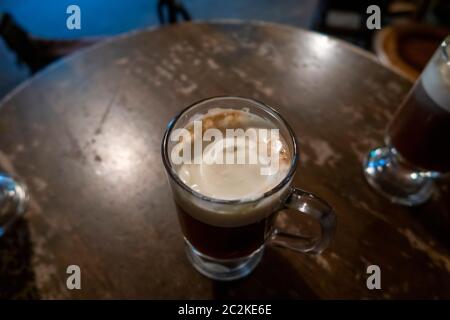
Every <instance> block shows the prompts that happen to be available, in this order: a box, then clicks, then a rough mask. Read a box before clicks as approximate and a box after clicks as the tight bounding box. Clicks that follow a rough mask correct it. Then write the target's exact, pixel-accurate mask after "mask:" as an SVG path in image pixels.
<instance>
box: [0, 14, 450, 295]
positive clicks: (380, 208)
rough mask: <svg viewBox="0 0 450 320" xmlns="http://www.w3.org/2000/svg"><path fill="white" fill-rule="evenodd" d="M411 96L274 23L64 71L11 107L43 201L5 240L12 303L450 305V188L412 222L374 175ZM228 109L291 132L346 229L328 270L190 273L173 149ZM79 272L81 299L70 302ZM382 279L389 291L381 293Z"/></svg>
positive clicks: (309, 180) (20, 172)
mask: <svg viewBox="0 0 450 320" xmlns="http://www.w3.org/2000/svg"><path fill="white" fill-rule="evenodd" d="M410 86H411V84H410V83H409V82H407V81H406V80H404V79H403V78H401V77H400V76H398V75H396V74H394V73H392V72H391V71H389V70H388V69H386V68H384V67H383V66H381V65H380V64H378V63H377V62H376V61H375V60H374V59H373V57H372V56H371V55H370V54H367V53H365V52H363V51H361V50H359V49H356V48H354V47H352V46H349V45H347V44H345V43H343V42H340V41H337V40H334V39H330V38H328V37H326V36H322V35H319V34H316V33H311V32H307V31H303V30H299V29H294V28H290V27H286V26H280V25H273V24H260V23H255V24H243V23H236V22H233V23H214V24H203V23H200V24H183V25H178V26H171V27H167V28H162V29H157V30H149V31H141V32H137V33H132V34H127V35H125V36H121V37H119V38H116V39H113V40H111V41H107V42H105V43H102V44H100V45H98V46H95V47H93V48H90V49H87V50H85V51H82V52H80V53H79V54H75V55H74V56H72V57H69V58H68V59H65V60H62V61H60V62H58V63H56V64H54V65H52V66H51V67H49V68H48V69H46V70H45V71H44V72H42V73H40V74H38V75H37V76H36V77H34V78H32V79H31V80H29V81H27V82H25V83H24V84H23V85H21V86H20V87H19V88H18V89H16V90H15V91H14V92H12V93H11V94H10V95H9V96H7V97H6V98H5V99H4V100H3V101H2V103H1V111H0V134H1V139H0V150H1V152H0V166H1V168H2V170H4V171H7V172H10V173H12V174H15V175H17V176H19V177H21V178H22V179H24V180H25V181H26V183H27V184H28V186H29V188H30V191H31V197H32V200H31V204H30V210H29V212H28V213H27V215H26V217H25V219H23V220H22V221H20V223H18V224H17V225H16V227H15V228H14V229H13V230H11V232H10V233H8V234H7V235H6V236H5V237H3V238H2V239H0V296H1V297H6V298H9V297H16V298H25V297H33V298H206V299H209V298H268V297H269V298H270V297H271V298H300V299H303V298H313V299H315V298H437V297H439V298H450V281H449V280H450V277H449V275H450V256H449V251H448V249H449V234H450V233H449V226H450V215H449V212H450V202H449V201H450V196H449V192H448V184H445V183H442V185H441V188H440V189H439V192H437V193H436V195H435V196H434V198H433V200H432V201H431V202H429V203H428V204H427V205H424V206H422V207H418V208H415V209H407V208H404V207H400V206H397V205H393V204H391V203H389V202H388V201H386V200H385V199H384V198H382V197H380V196H379V195H377V194H376V193H375V192H374V191H373V190H372V189H370V188H369V187H368V185H367V184H366V182H365V180H364V178H363V175H362V169H361V161H362V159H363V157H364V155H365V154H366V152H367V151H368V150H369V149H371V148H373V147H376V146H379V145H381V144H382V140H383V132H384V128H385V127H386V124H387V122H388V121H389V119H390V118H391V116H392V114H393V112H394V110H395V108H396V107H397V106H398V104H399V103H400V101H401V99H402V97H403V96H404V95H405V93H406V92H407V90H408V89H409V88H410ZM215 95H240V96H247V97H251V98H256V99H259V100H262V101H264V102H266V103H267V104H269V105H272V106H274V107H276V108H277V109H278V110H279V111H280V112H281V113H282V114H283V115H284V116H285V117H286V118H287V119H288V121H289V122H290V123H291V125H292V126H293V128H294V130H295V131H296V133H297V135H298V137H299V140H300V148H301V154H302V159H301V165H300V167H299V170H298V172H297V175H296V177H295V183H296V185H297V186H299V187H302V188H305V189H307V190H309V191H312V192H315V193H317V194H319V195H321V196H322V197H323V198H325V199H327V200H328V201H329V202H330V203H331V204H332V205H333V206H334V208H335V209H336V212H337V215H338V228H337V233H336V236H335V239H334V241H333V243H332V245H331V246H330V248H329V249H328V250H327V251H325V252H324V253H323V254H322V255H320V256H315V257H314V256H307V255H299V254H295V253H293V252H291V251H288V250H283V249H278V248H268V250H267V252H266V255H265V257H264V258H263V261H262V263H261V265H260V266H259V267H258V268H257V269H256V270H255V272H254V273H253V274H251V275H250V276H249V277H248V278H246V279H243V280H240V281H236V282H231V283H218V282H214V281H211V280H209V279H207V278H204V277H203V276H202V275H200V274H199V273H197V272H196V271H195V270H194V269H193V268H192V267H191V266H190V265H189V263H188V261H187V259H186V257H185V254H184V248H183V241H182V235H181V232H180V228H179V225H178V222H177V217H176V214H175V208H174V204H173V202H172V198H171V192H170V190H169V187H168V184H167V182H166V177H165V173H164V169H163V165H162V161H161V156H160V143H161V138H162V135H163V132H164V130H165V126H166V124H167V123H168V121H169V120H170V119H171V117H173V116H174V115H175V114H176V113H178V112H179V111H180V110H181V109H183V108H184V107H186V106H187V105H189V104H191V103H193V102H194V101H196V100H199V99H202V98H205V97H210V96H215ZM285 219H286V216H282V217H281V220H282V221H281V222H280V223H285V222H286V221H285ZM72 264H75V265H78V266H80V268H81V275H82V289H81V290H73V291H70V290H68V289H67V288H66V279H67V276H68V275H67V274H66V268H67V267H68V266H69V265H72ZM372 264H376V265H378V266H379V267H380V268H381V283H382V289H381V290H368V289H367V287H366V279H367V277H368V275H367V273H366V268H367V266H369V265H372Z"/></svg>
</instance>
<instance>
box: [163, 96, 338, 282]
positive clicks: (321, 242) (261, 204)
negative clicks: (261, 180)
mask: <svg viewBox="0 0 450 320" xmlns="http://www.w3.org/2000/svg"><path fill="white" fill-rule="evenodd" d="M218 107H220V108H225V109H227V108H235V109H239V110H244V109H245V110H247V111H248V112H250V113H252V114H255V115H258V116H261V117H263V118H264V119H266V120H267V121H270V123H272V125H273V127H274V128H278V129H279V130H280V135H281V136H282V137H284V139H285V141H286V142H287V144H288V146H287V147H288V149H289V154H291V155H292V160H291V162H290V164H289V172H288V173H287V176H286V177H285V178H284V179H283V180H282V181H281V182H280V183H279V184H278V185H277V186H276V187H274V188H273V189H270V190H268V191H266V192H265V193H264V194H262V195H260V196H259V197H257V198H251V199H250V198H245V199H244V198H242V199H236V200H220V199H216V198H211V197H208V196H206V195H204V194H201V193H199V192H197V191H195V190H194V189H192V188H190V187H189V186H188V185H186V184H185V183H184V182H183V181H182V180H181V179H180V177H179V174H178V171H177V168H176V167H177V165H176V164H174V163H173V161H172V160H171V157H170V154H171V151H172V149H173V148H174V147H175V145H176V144H177V141H176V142H175V141H172V140H171V139H170V136H171V134H172V132H173V131H174V130H176V129H178V128H184V127H185V126H186V124H187V123H189V122H190V121H191V119H192V118H193V117H195V115H199V114H204V113H205V112H207V111H208V110H211V109H214V108H218ZM162 158H163V163H164V166H165V169H166V172H167V176H168V180H169V184H170V187H171V189H172V193H173V198H174V201H175V206H176V209H177V213H178V218H179V222H180V225H181V229H182V232H183V236H184V240H185V248H186V254H187V257H188V259H189V261H190V262H191V264H192V265H193V266H194V267H195V268H196V269H197V271H199V272H200V273H202V274H203V275H205V276H207V277H209V278H212V279H215V280H235V279H239V278H242V277H245V276H247V275H248V274H249V273H250V272H252V270H253V269H254V268H255V267H256V266H257V265H258V263H259V262H260V260H261V258H262V255H263V252H264V248H265V246H266V245H267V244H273V245H275V246H279V247H284V248H288V249H291V250H294V251H296V252H300V253H309V254H318V253H321V252H322V251H323V250H324V249H325V248H327V247H328V245H329V244H330V241H331V240H332V238H333V236H334V231H335V228H336V215H335V213H334V210H333V208H332V207H331V206H330V205H329V204H328V203H327V202H326V201H324V200H322V199H320V198H319V197H317V196H316V195H314V194H312V193H309V192H306V191H303V190H300V189H298V188H296V187H294V186H293V185H292V184H293V183H292V182H293V177H294V173H295V170H296V167H297V162H298V159H299V153H298V148H297V140H296V137H295V134H294V132H293V130H292V129H291V128H290V127H289V125H288V124H287V122H286V121H285V120H284V119H283V118H282V117H281V115H280V114H279V113H278V112H276V111H275V110H274V109H272V108H271V107H269V106H267V105H265V104H263V103H260V102H258V101H255V100H251V99H247V98H242V97H213V98H209V99H205V100H202V101H199V102H197V103H195V104H193V105H192V106H190V107H188V108H187V109H185V110H183V111H182V112H181V113H180V114H179V115H178V116H176V117H175V118H174V119H173V120H172V121H171V122H170V123H169V125H168V127H167V130H166V133H165V135H164V139H163V142H162ZM287 208H289V209H292V211H293V212H297V213H298V214H300V215H302V216H308V217H311V218H313V219H314V220H316V222H317V223H318V225H319V226H320V235H315V236H306V235H303V234H299V233H295V232H291V231H290V230H285V229H281V228H276V226H275V220H276V217H277V214H278V212H279V211H281V210H283V209H287ZM205 213H208V215H210V216H213V217H215V221H212V220H209V221H208V220H206V219H205ZM236 214H238V215H241V216H242V217H241V219H240V221H239V224H238V225H237V224H236V223H235V222H233V221H230V220H229V219H228V217H229V216H230V215H232V216H235V215H236ZM261 217H262V218H261Z"/></svg>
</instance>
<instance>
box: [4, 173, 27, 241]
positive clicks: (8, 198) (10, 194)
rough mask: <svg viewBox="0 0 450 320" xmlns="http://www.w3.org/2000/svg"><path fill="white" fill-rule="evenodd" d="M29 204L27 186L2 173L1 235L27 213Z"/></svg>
mask: <svg viewBox="0 0 450 320" xmlns="http://www.w3.org/2000/svg"><path fill="white" fill-rule="evenodd" d="M27 204H28V192H27V188H26V186H25V185H24V184H23V183H21V182H18V181H15V180H14V179H13V178H12V177H10V176H9V175H7V174H6V173H0V237H1V236H2V235H3V234H4V233H5V231H6V230H7V229H8V228H9V227H10V226H11V225H12V224H13V223H14V222H15V221H16V220H17V219H18V218H19V217H20V216H22V215H23V214H24V213H25V211H26V209H27Z"/></svg>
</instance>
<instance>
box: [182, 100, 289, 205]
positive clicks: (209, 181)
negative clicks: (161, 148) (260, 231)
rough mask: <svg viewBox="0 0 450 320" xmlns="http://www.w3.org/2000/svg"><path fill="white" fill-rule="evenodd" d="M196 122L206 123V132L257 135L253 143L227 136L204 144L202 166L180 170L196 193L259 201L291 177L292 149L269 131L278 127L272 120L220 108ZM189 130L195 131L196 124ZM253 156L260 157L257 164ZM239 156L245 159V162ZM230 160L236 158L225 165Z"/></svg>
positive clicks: (243, 137)
mask: <svg viewBox="0 0 450 320" xmlns="http://www.w3.org/2000/svg"><path fill="white" fill-rule="evenodd" d="M194 120H197V121H199V120H200V121H202V123H203V128H202V129H203V130H206V129H211V128H215V129H218V130H219V131H220V132H222V133H225V132H226V130H227V129H233V130H234V129H242V131H245V132H255V133H256V134H255V136H253V137H254V138H255V139H253V140H252V139H249V136H245V135H236V136H231V137H228V136H227V135H226V134H225V135H223V137H219V138H216V139H214V140H213V141H210V142H209V141H207V142H206V143H203V153H202V154H201V156H202V157H203V158H202V160H201V161H199V162H200V163H199V164H182V165H181V166H180V167H179V168H178V175H179V177H180V178H181V180H182V181H183V182H184V183H185V184H186V185H188V186H189V187H190V188H192V189H193V190H195V191H197V192H199V193H201V194H203V195H206V196H208V197H211V198H216V199H221V200H236V199H255V198H259V197H261V196H262V195H263V194H264V193H265V192H266V191H269V190H271V189H272V188H274V187H275V186H276V185H278V184H279V183H280V182H281V180H283V178H284V177H285V176H286V175H287V172H288V171H289V164H290V156H289V152H288V148H287V146H286V142H285V141H284V140H283V138H282V137H281V136H278V137H271V135H270V134H269V132H270V131H269V130H270V129H275V128H273V125H272V124H271V123H270V122H269V121H267V120H265V119H263V118H262V117H260V116H257V115H255V114H251V113H250V112H248V111H246V110H234V109H219V108H217V109H210V110H209V111H208V113H206V114H204V115H200V116H198V115H197V116H195V117H194V118H193V121H194ZM186 128H187V129H188V130H190V131H191V132H192V122H190V123H189V124H188V125H187V127H186ZM249 129H250V130H249ZM261 129H265V130H266V131H261ZM203 132H204V131H203ZM258 133H260V134H258ZM191 143H193V142H192V141H191ZM261 150H267V151H266V152H260V151H261ZM251 154H253V155H256V158H254V161H253V162H251V161H250V155H251ZM238 155H241V156H243V158H241V163H239V161H238V160H237V159H238ZM226 159H233V163H225V161H226ZM194 162H195V161H194ZM242 162H243V163H242ZM275 162H276V163H275Z"/></svg>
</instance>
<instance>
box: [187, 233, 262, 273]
mask: <svg viewBox="0 0 450 320" xmlns="http://www.w3.org/2000/svg"><path fill="white" fill-rule="evenodd" d="M184 240H185V244H186V246H185V249H186V254H187V257H188V259H189V261H190V262H191V263H192V265H193V266H194V268H195V269H196V270H197V271H198V272H200V273H201V274H203V275H204V276H206V277H208V278H210V279H214V280H220V281H231V280H236V279H240V278H243V277H245V276H247V275H249V274H250V273H251V272H252V271H253V270H254V269H255V268H256V266H257V265H258V263H259V262H260V261H261V258H262V256H263V253H264V245H262V246H261V247H260V248H259V249H258V250H256V251H255V252H253V253H252V254H251V255H249V256H246V257H242V258H237V259H229V260H228V259H227V260H222V259H215V258H211V257H208V256H205V255H204V254H202V253H200V252H198V251H197V250H196V249H195V248H194V247H193V246H192V245H191V244H190V243H189V241H187V240H186V239H184Z"/></svg>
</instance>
